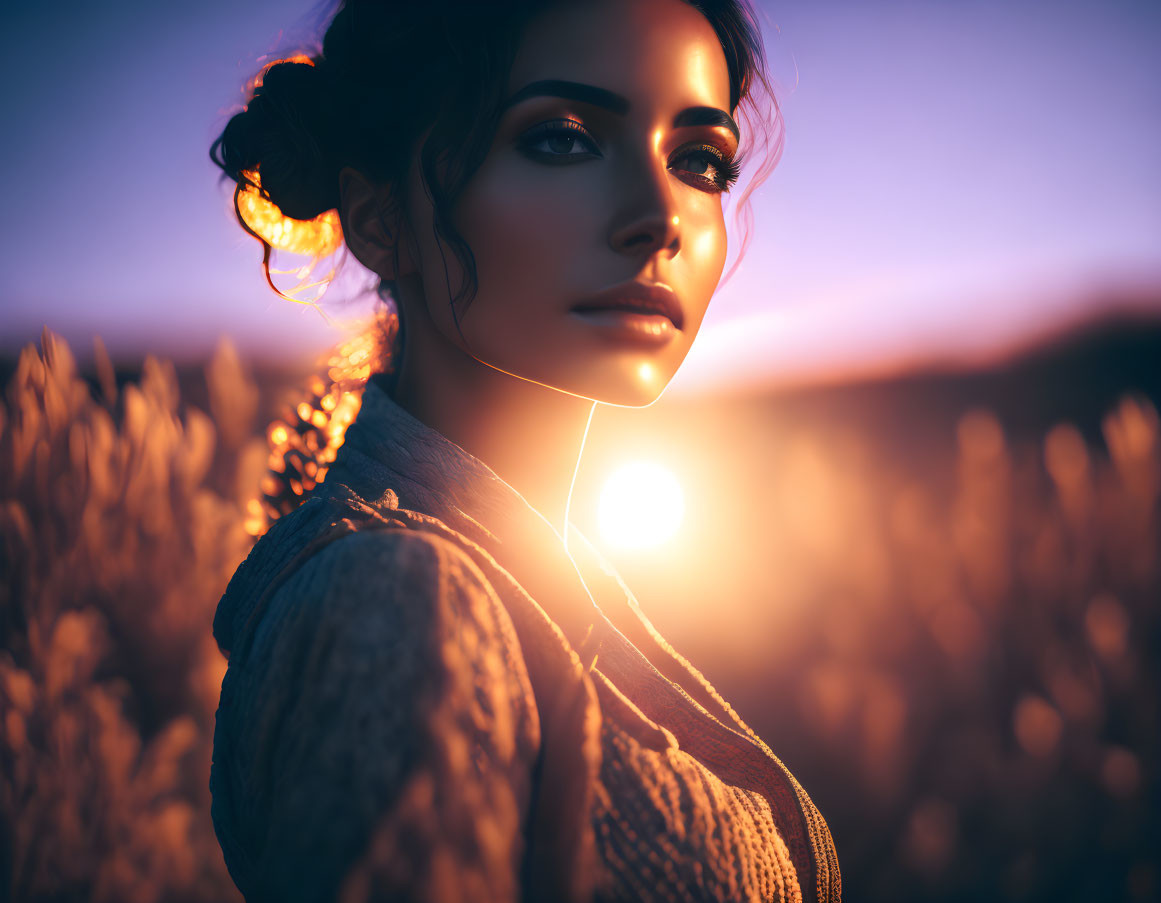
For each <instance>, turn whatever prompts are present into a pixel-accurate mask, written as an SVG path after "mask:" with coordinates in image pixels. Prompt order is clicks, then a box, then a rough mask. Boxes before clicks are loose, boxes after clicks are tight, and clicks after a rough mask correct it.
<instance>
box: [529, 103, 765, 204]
mask: <svg viewBox="0 0 1161 903" xmlns="http://www.w3.org/2000/svg"><path fill="white" fill-rule="evenodd" d="M556 137H565V138H573V139H577V138H579V139H580V140H582V141H584V142H585V143H586V144H588V145H589V147H591V148H592V150H591V151H590V152H586V153H581V154H571V153H568V152H565V153H563V154H554V153H550V152H546V151H542V150H537V149H536V147H535V145H537V144H539V143H541V142H542V141H547V140H548V139H550V138H556ZM518 147H519V148H520V150H521V151H522V152H523V153H524V154H525V155H526V156H528V157H530V158H531V159H533V160H537V161H540V162H543V163H548V164H549V165H553V166H567V165H570V164H571V163H579V162H580V161H581V160H588V159H590V158H592V157H594V156H600V151H599V150H598V149H597V143H596V140H595V139H594V138H593V136H592V135H591V134H589V131H588V129H586V128H585V127H584V126H583V125H581V124H580V123H579V122H577V121H576V120H575V119H554V120H552V121H551V122H542V123H540V124H539V125H536V126H533V127H532V128H531V129H529V130H528V131H527V132H525V133H524V134H523V135H521V136H520V140H519V144H518ZM571 149H572V148H571V147H570V148H569V150H571ZM698 156H700V157H701V158H702V159H705V160H706V161H707V163H708V164H709V166H710V167H712V169H713V171H714V173H715V174H716V175H715V176H713V177H710V176H707V175H705V174H704V173H698V172H690V171H689V170H684V172H685V173H686V175H687V176H688V177H689V179H692V180H693V183H695V186H696V187H701V188H703V190H706V191H711V192H724V191H729V190H730V186H732V185H733V184H734V183H735V182H736V181H737V180H738V176H739V175H740V174H741V169H742V167H741V162H740V161H739V160H738V159H737V157H736V156H735V157H727V156H726V155H725V154H724V153H723V152H722V151H721V150H720V149H719V148H716V147H714V146H713V145H712V144H698V145H694V146H687V147H683V148H681V150H679V151H678V156H675V157H673V158H672V159H673V160H674V161H679V160H687V159H689V158H690V157H698ZM570 158H571V159H570ZM683 181H689V180H688V179H686V180H683Z"/></svg>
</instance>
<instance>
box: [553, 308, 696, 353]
mask: <svg viewBox="0 0 1161 903" xmlns="http://www.w3.org/2000/svg"><path fill="white" fill-rule="evenodd" d="M572 313H573V316H576V317H580V318H581V319H582V320H584V321H585V322H586V323H589V324H591V325H593V326H596V327H597V328H599V329H600V330H601V331H602V332H603V333H605V334H607V335H609V336H610V337H612V338H619V339H629V340H633V341H640V342H646V343H649V344H657V345H661V344H664V343H665V342H668V341H669V340H670V339H672V338H673V337H674V336H675V335H677V327H675V326H674V325H673V321H672V320H670V319H669V317H667V316H665V315H664V314H657V313H644V312H641V311H633V310H618V309H611V308H591V309H586V310H576V309H574V310H573V311H572Z"/></svg>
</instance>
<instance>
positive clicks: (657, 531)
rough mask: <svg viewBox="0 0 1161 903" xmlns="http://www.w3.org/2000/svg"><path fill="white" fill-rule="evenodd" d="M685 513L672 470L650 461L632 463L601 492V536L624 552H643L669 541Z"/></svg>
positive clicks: (621, 469) (681, 496)
mask: <svg viewBox="0 0 1161 903" xmlns="http://www.w3.org/2000/svg"><path fill="white" fill-rule="evenodd" d="M684 514H685V493H683V492H682V490H681V485H680V484H679V483H678V482H677V478H676V477H675V476H674V475H673V473H672V471H670V470H669V469H668V468H666V467H663V466H662V465H660V464H657V463H655V462H653V461H633V462H630V463H628V464H625V465H623V466H622V467H620V468H619V469H618V470H616V471H615V472H614V473H613V474H612V476H610V477H609V479H608V481H607V482H606V483H605V488H604V489H603V490H602V491H601V501H600V506H599V508H598V519H599V523H600V530H601V535H602V536H603V537H604V538H605V540H606V541H607V542H609V543H610V544H611V545H615V546H617V547H619V548H623V549H645V548H650V547H653V546H658V545H660V544H661V543H663V542H665V541H666V540H667V539H670V538H671V537H672V536H673V535H674V534H675V533H676V532H677V530H678V528H679V527H680V526H681V520H682V517H683V515H684Z"/></svg>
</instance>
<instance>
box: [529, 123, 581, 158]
mask: <svg viewBox="0 0 1161 903" xmlns="http://www.w3.org/2000/svg"><path fill="white" fill-rule="evenodd" d="M520 149H521V150H522V151H524V152H525V153H526V154H528V155H530V156H533V157H536V158H538V159H549V160H552V162H558V161H561V160H562V159H563V158H568V157H571V158H573V159H587V158H589V157H596V156H600V151H598V150H597V145H596V142H595V141H594V140H593V138H592V136H591V135H589V133H588V131H587V130H586V129H585V127H584V126H583V125H581V124H580V123H579V122H576V121H575V120H572V119H560V120H557V121H556V122H546V123H543V124H542V125H538V126H536V127H535V128H533V129H530V130H529V131H527V132H525V133H524V135H522V136H521V138H520ZM553 158H555V159H553Z"/></svg>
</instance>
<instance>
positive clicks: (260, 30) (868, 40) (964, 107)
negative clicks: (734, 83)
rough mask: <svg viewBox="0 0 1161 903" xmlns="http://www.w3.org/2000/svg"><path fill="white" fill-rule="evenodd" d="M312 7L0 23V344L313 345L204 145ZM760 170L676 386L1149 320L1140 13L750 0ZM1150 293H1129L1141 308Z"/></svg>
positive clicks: (1155, 203) (1156, 181) (296, 354)
mask: <svg viewBox="0 0 1161 903" xmlns="http://www.w3.org/2000/svg"><path fill="white" fill-rule="evenodd" d="M310 9H311V4H308V3H303V2H301V0H299V2H283V3H274V2H270V0H251V2H248V3H244V4H241V5H237V4H230V3H226V2H224V0H206V2H203V3H201V4H176V5H175V4H158V3H145V2H133V3H111V4H103V5H100V6H98V5H95V4H80V3H66V4H64V5H61V4H50V5H45V4H24V5H22V6H21V7H19V8H17V9H13V8H12V7H11V6H9V7H8V8H6V10H5V12H4V13H3V14H2V16H3V26H4V31H5V34H7V35H8V41H7V44H8V47H7V50H6V53H5V55H4V57H3V59H2V61H0V67H2V77H3V81H4V84H5V86H6V87H5V91H4V94H3V98H2V100H0V104H2V107H3V114H4V122H5V125H6V127H7V137H6V140H5V141H4V145H3V151H2V153H3V167H2V169H0V192H2V194H0V196H2V197H3V198H4V199H5V201H6V204H7V210H8V223H7V225H6V227H5V228H4V243H5V260H6V262H7V263H6V266H5V270H6V272H7V274H8V275H7V277H6V280H5V284H4V287H3V291H2V294H0V351H2V352H4V353H10V352H12V351H13V350H15V349H16V348H18V347H19V346H20V345H22V344H24V343H25V342H27V341H31V340H33V339H35V338H36V336H37V335H38V333H39V331H40V327H41V325H42V324H44V323H47V324H48V325H49V326H50V327H51V328H53V329H54V330H56V331H58V332H60V333H62V334H64V335H65V336H66V338H68V339H69V340H70V341H71V342H73V344H74V345H76V346H78V348H79V349H83V347H87V345H88V343H89V339H90V337H91V335H92V334H93V333H94V332H99V333H100V334H101V335H102V336H103V337H104V339H105V341H106V342H107V344H108V345H109V346H110V348H111V349H113V351H114V352H115V353H119V354H122V355H126V356H128V357H130V358H131V357H133V356H139V355H141V354H142V353H144V352H145V351H150V350H153V351H160V352H162V353H165V354H169V355H173V356H177V357H184V358H196V357H200V356H202V355H203V354H205V353H206V351H207V350H208V349H209V348H211V347H212V346H213V344H214V342H215V340H216V338H217V336H218V335H219V334H222V333H226V334H230V335H232V336H233V337H234V339H235V341H236V342H237V343H238V344H239V345H240V346H241V347H242V348H243V349H245V350H246V351H247V352H248V353H250V354H252V355H256V356H266V357H269V358H274V359H300V358H301V359H307V358H309V356H310V353H311V352H312V351H314V350H321V349H323V348H325V347H326V346H328V345H329V344H331V343H332V342H333V341H334V339H335V338H336V334H335V333H333V332H331V331H330V330H328V328H327V327H326V326H325V324H324V323H323V322H322V320H321V319H320V318H319V317H318V315H317V314H316V313H314V312H312V311H310V310H309V309H304V308H300V307H298V306H295V305H291V304H289V303H287V302H285V301H282V300H280V299H279V298H277V297H276V296H274V295H272V294H271V293H270V292H269V290H268V289H267V288H266V287H265V285H264V283H263V281H262V278H261V275H260V271H259V268H258V262H259V259H260V253H259V247H258V245H257V243H256V242H254V241H253V240H252V239H250V238H248V237H247V236H245V235H244V234H243V233H242V232H241V230H240V229H238V227H237V226H236V225H235V224H234V223H233V221H232V218H231V212H230V205H229V191H228V189H227V188H225V187H223V186H219V185H218V184H217V181H216V170H215V169H214V168H213V167H212V166H211V164H210V163H209V160H208V157H207V149H208V147H209V144H210V142H211V141H212V139H213V138H214V137H215V135H216V134H217V132H218V131H219V130H220V128H221V126H222V125H223V124H224V122H225V120H226V119H227V118H228V116H229V114H230V113H231V112H232V110H233V108H234V107H235V106H236V105H237V104H239V103H240V101H241V99H242V98H241V94H240V87H241V85H242V83H243V82H244V81H245V79H246V78H247V77H248V76H249V75H251V74H252V73H253V72H254V71H255V70H256V69H257V68H258V63H257V62H256V61H257V60H258V58H259V57H260V56H262V55H263V54H266V53H270V52H279V51H290V50H293V49H294V43H293V35H294V29H295V27H296V23H298V24H299V27H301V22H302V21H303V16H304V14H306V13H307V12H308V11H309V10H310ZM761 9H762V11H763V13H764V15H765V16H766V17H767V18H768V22H767V28H766V37H767V42H768V51H769V55H770V62H771V69H772V71H773V74H774V76H775V78H776V80H777V82H778V84H779V87H780V91H781V100H782V104H783V109H784V113H785V117H786V123H787V143H786V151H785V156H784V158H783V161H782V164H781V165H780V167H779V169H778V170H777V171H776V172H775V173H774V175H773V177H772V178H771V180H770V181H769V182H768V183H767V185H766V186H765V187H764V188H763V189H762V190H761V191H760V192H759V194H758V195H757V198H756V201H755V211H756V233H755V238H754V241H753V243H752V245H751V247H750V250H749V252H748V254H747V257H746V260H745V261H744V263H743V265H742V268H741V270H740V271H739V272H738V274H737V275H736V276H735V277H734V279H733V280H732V281H731V282H730V284H729V285H728V286H726V287H725V288H723V289H722V290H721V291H720V292H719V294H718V297H717V298H716V299H715V302H714V305H713V307H712V308H711V310H710V314H709V316H708V317H707V320H706V323H705V325H704V326H703V333H702V336H701V337H700V338H699V342H698V344H697V345H695V350H694V352H693V353H692V355H691V358H690V360H689V362H688V364H687V367H686V368H685V370H683V372H682V374H681V375H680V376H679V378H678V384H677V385H678V386H684V387H694V388H696V387H698V386H705V385H710V384H720V383H727V384H728V383H731V382H734V383H737V382H738V381H761V380H763V379H767V378H770V377H772V376H777V375H778V374H779V373H786V372H791V371H795V370H796V369H797V370H811V369H814V370H818V369H825V368H827V367H836V366H841V365H843V363H844V362H845V364H846V365H847V366H852V365H855V366H856V367H857V366H858V365H866V366H868V367H873V366H875V365H876V364H878V363H880V362H882V361H887V360H898V359H900V358H901V357H909V358H914V357H917V356H919V357H923V356H926V357H934V358H939V357H947V358H955V357H960V356H964V355H973V354H982V353H986V352H987V351H988V350H989V349H992V348H995V347H998V346H1000V345H1003V344H1005V343H1010V342H1012V341H1014V340H1018V339H1019V338H1020V337H1021V336H1027V335H1032V334H1038V333H1040V332H1042V331H1043V330H1044V329H1046V328H1048V327H1050V326H1051V325H1052V324H1054V323H1056V322H1059V321H1061V320H1065V319H1069V318H1073V317H1075V316H1076V315H1077V314H1078V312H1083V311H1085V310H1086V309H1088V308H1089V307H1091V306H1092V305H1094V304H1096V303H1097V301H1095V300H1094V299H1095V298H1097V297H1099V296H1101V295H1103V294H1106V293H1107V290H1108V289H1110V288H1111V289H1115V290H1133V291H1138V292H1140V293H1141V294H1143V295H1146V296H1147V295H1149V294H1150V292H1151V294H1152V297H1153V298H1154V299H1155V303H1157V304H1158V305H1161V166H1159V165H1158V161H1161V54H1158V53H1157V47H1158V46H1161V5H1159V4H1157V3H1146V2H1122V0H1113V2H1097V0H1084V2H1067V0H1066V2H1055V3H1050V2H1027V0H1020V2H999V0H978V2H957V3H952V2H945V0H941V2H917V0H914V2H904V0H876V2H874V3H866V2H853V0H852V2H804V0H798V2H781V3H773V2H765V3H763V4H762V6H761ZM1154 289H1155V290H1154Z"/></svg>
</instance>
